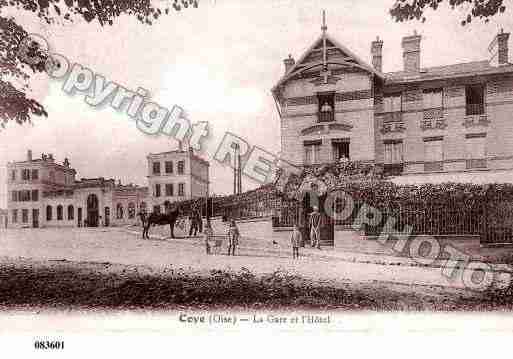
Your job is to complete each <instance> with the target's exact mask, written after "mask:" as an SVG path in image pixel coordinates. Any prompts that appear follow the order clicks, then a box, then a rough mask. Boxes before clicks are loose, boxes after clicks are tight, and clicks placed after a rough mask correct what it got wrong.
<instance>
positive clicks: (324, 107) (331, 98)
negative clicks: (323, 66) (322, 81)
mask: <svg viewBox="0 0 513 359" xmlns="http://www.w3.org/2000/svg"><path fill="white" fill-rule="evenodd" d="M317 102H318V106H319V107H318V120H319V122H331V121H334V120H335V93H334V92H330V93H320V94H317Z"/></svg>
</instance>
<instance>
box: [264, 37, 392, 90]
mask: <svg viewBox="0 0 513 359" xmlns="http://www.w3.org/2000/svg"><path fill="white" fill-rule="evenodd" d="M322 41H323V35H320V36H319V37H318V38H317V40H315V41H314V43H313V44H312V45H311V46H310V47H309V48H308V49H307V50H306V51H305V52H304V53H303V55H301V57H300V58H299V60H298V61H297V62H296V63H295V64H294V66H292V67H291V68H290V69H289V71H287V72H286V73H285V74H284V75H283V76H282V77H281V79H280V80H279V81H278V83H277V84H276V85H275V86H274V87H273V89H272V91H273V92H274V90H276V89H277V88H278V87H279V86H280V85H282V84H283V83H284V82H286V81H287V80H288V79H290V78H291V77H293V76H294V75H297V74H299V73H301V72H303V71H306V70H308V69H310V68H312V67H315V66H319V65H322V62H309V61H307V60H308V58H309V57H312V56H311V55H312V53H314V52H315V51H318V50H319V46H320V45H322ZM326 42H327V44H328V45H329V46H330V49H331V50H333V49H334V50H338V51H339V52H340V54H342V55H344V56H346V57H347V58H346V61H343V62H339V61H337V62H335V64H337V63H342V64H345V65H349V66H354V67H358V68H361V69H362V70H364V71H367V72H370V73H372V74H374V75H376V76H377V77H379V78H382V79H383V78H384V77H385V76H384V74H382V73H381V72H379V71H377V70H376V69H374V68H373V67H372V66H370V65H369V64H367V63H366V62H365V61H363V60H362V59H361V58H360V57H358V56H357V55H356V54H354V53H353V52H352V51H351V50H349V49H348V48H347V47H345V46H344V45H342V44H340V43H339V42H338V41H336V40H335V39H333V38H332V37H331V36H330V35H329V34H326ZM328 63H333V62H330V60H329V57H328Z"/></svg>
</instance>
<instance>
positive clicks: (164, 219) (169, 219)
mask: <svg viewBox="0 0 513 359" xmlns="http://www.w3.org/2000/svg"><path fill="white" fill-rule="evenodd" d="M179 215H180V209H179V208H177V209H175V210H172V211H169V212H168V213H162V214H161V213H154V212H152V213H150V215H149V216H148V218H147V219H146V223H145V222H144V221H143V218H142V216H141V222H142V223H143V239H144V238H146V239H149V238H150V237H149V230H150V226H151V225H152V224H153V225H157V224H158V225H160V226H162V225H165V224H169V229H170V230H171V238H175V234H174V228H175V223H176V221H177V219H178V216H179Z"/></svg>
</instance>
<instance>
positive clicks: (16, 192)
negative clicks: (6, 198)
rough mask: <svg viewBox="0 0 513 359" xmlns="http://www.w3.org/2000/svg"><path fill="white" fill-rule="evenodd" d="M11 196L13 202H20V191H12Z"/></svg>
mask: <svg viewBox="0 0 513 359" xmlns="http://www.w3.org/2000/svg"><path fill="white" fill-rule="evenodd" d="M11 196H12V197H11V199H12V201H13V202H18V191H12V192H11Z"/></svg>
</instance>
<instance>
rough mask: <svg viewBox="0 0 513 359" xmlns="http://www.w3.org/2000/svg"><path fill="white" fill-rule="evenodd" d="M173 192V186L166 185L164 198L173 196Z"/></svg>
mask: <svg viewBox="0 0 513 359" xmlns="http://www.w3.org/2000/svg"><path fill="white" fill-rule="evenodd" d="M173 192H174V189H173V184H172V183H166V196H168V197H171V196H174V194H173Z"/></svg>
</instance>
